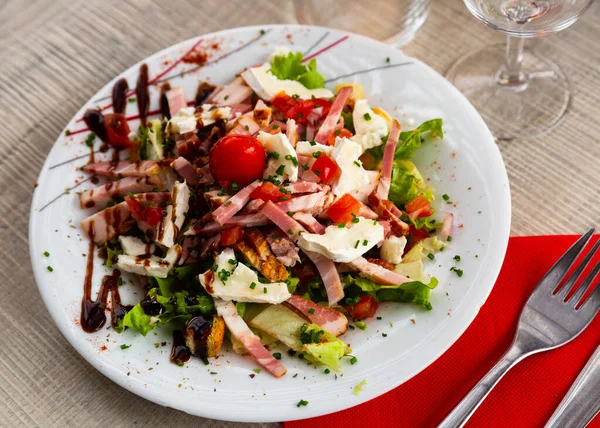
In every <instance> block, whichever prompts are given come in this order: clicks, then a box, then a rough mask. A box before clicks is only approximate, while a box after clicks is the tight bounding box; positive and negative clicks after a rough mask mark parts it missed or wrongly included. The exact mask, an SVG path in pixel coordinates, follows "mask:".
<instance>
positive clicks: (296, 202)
mask: <svg viewBox="0 0 600 428" xmlns="http://www.w3.org/2000/svg"><path fill="white" fill-rule="evenodd" d="M326 195H327V193H325V192H318V193H312V194H309V195H304V196H298V197H297V198H292V199H288V200H287V201H283V202H277V206H278V207H279V208H281V209H282V210H283V211H285V212H292V213H295V212H298V211H307V212H310V213H312V214H315V215H317V214H319V213H321V211H323V205H324V204H325V196H326Z"/></svg>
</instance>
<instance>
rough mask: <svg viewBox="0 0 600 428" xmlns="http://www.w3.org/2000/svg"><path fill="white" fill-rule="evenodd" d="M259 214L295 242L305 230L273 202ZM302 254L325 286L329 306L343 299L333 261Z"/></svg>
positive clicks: (340, 284) (308, 252) (315, 254)
mask: <svg viewBox="0 0 600 428" xmlns="http://www.w3.org/2000/svg"><path fill="white" fill-rule="evenodd" d="M261 212H262V213H263V214H264V215H265V216H266V217H267V218H268V219H269V220H271V221H272V222H273V223H275V224H276V225H277V227H279V228H280V229H281V230H283V231H284V233H288V234H289V237H290V238H291V239H292V240H293V241H294V242H296V241H297V240H298V239H299V238H300V235H301V233H300V232H306V230H305V229H304V228H303V227H302V226H301V225H300V223H298V222H297V221H296V220H294V219H293V218H292V217H290V216H289V215H287V214H286V213H285V211H283V210H282V209H281V208H279V207H278V206H276V205H275V204H274V203H273V202H271V201H269V202H267V203H266V204H265V205H264V206H263V208H262V210H261ZM304 254H306V256H307V257H308V258H309V259H310V260H311V261H312V262H313V263H314V264H315V266H316V267H317V270H318V271H319V274H320V275H321V279H322V280H323V283H324V284H325V290H326V291H327V298H328V300H329V305H330V306H331V305H334V304H336V303H337V302H339V301H340V300H341V299H342V298H343V297H344V288H343V286H342V281H341V280H340V276H339V274H338V272H337V270H336V269H335V264H334V263H333V261H331V260H330V259H328V258H327V257H325V256H322V255H321V254H318V253H313V252H311V251H304Z"/></svg>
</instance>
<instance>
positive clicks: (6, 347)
mask: <svg viewBox="0 0 600 428" xmlns="http://www.w3.org/2000/svg"><path fill="white" fill-rule="evenodd" d="M283 22H294V16H293V10H292V7H291V3H288V2H278V1H266V0H261V1H257V0H252V1H249V0H245V1H244V0H236V1H224V0H221V1H218V0H217V1H213V0H210V1H201V0H187V1H186V0H168V1H167V0H162V1H159V0H154V1H153V0H135V1H125V0H87V1H70V0H0V182H1V183H2V186H1V187H0V272H3V280H2V281H1V282H0V426H7V427H16V426H102V427H112V426H155V427H160V426H203V427H204V426H206V427H233V426H241V425H243V424H232V423H226V422H218V421H208V420H205V419H200V418H196V417H193V416H189V415H186V414H184V413H182V412H179V411H176V410H172V409H167V408H162V407H159V406H157V405H154V404H152V403H150V402H148V401H146V400H143V399H141V398H138V397H137V396H135V395H133V394H131V393H129V392H127V391H125V390H124V389H122V388H120V387H119V386H117V385H116V384H114V383H112V382H111V381H109V380H108V379H107V378H105V377H104V376H102V375H101V374H100V373H99V372H97V371H96V370H94V369H93V368H92V367H91V366H90V365H88V364H87V363H86V362H85V361H84V360H83V359H82V358H81V357H79V355H78V354H77V353H76V352H75V351H74V350H73V349H72V348H71V346H70V345H69V344H68V343H67V342H66V340H65V339H64V338H63V337H62V336H61V334H60V333H59V331H58V329H57V328H56V327H55V326H54V324H53V323H52V321H51V319H50V316H49V315H48V313H47V312H46V309H45V307H44V305H43V304H42V301H41V299H40V296H39V294H38V292H37V289H36V286H35V283H34V279H33V275H32V271H31V267H30V263H29V255H28V251H29V250H28V245H27V226H28V215H29V214H28V213H29V206H30V201H31V194H32V192H33V185H34V183H35V182H36V178H37V175H38V172H39V170H40V168H41V166H42V163H43V162H44V159H45V157H46V155H47V153H48V151H49V150H50V148H51V147H52V144H53V142H54V140H55V139H56V138H57V136H58V134H59V132H60V130H61V129H62V128H63V126H64V124H65V123H66V122H68V120H69V119H70V118H71V116H73V114H74V113H75V112H76V111H77V110H78V109H79V107H80V106H81V105H82V104H83V103H84V102H85V101H86V100H87V99H88V98H89V97H90V96H92V95H93V94H94V93H95V92H96V91H97V90H98V89H99V88H101V87H102V86H104V85H105V83H106V82H108V81H109V80H110V79H111V78H112V77H113V76H114V75H116V74H118V73H120V72H121V71H123V70H125V69H126V68H128V67H129V66H131V65H132V64H134V63H136V62H137V61H139V60H140V59H142V58H144V57H146V56H148V55H150V54H152V53H153V52H155V51H157V50H159V49H162V48H164V47H167V46H169V45H171V44H173V43H176V42H179V41H181V40H184V39H187V38H190V37H193V36H196V35H199V34H202V33H206V32H210V31H214V30H219V29H224V28H229V27H235V26H242V25H250V24H266V23H283ZM502 41H503V38H502V37H501V36H500V35H498V34H496V33H494V32H493V31H491V30H489V29H488V28H487V27H485V26H484V25H483V24H481V23H480V22H478V21H477V20H476V19H475V18H473V17H472V16H471V15H470V14H469V13H468V12H467V10H466V8H465V7H464V5H463V4H462V2H461V1H459V0H437V1H435V0H434V1H433V7H432V12H431V16H430V18H429V20H428V22H427V23H426V24H425V26H424V27H423V29H422V30H421V32H420V33H419V35H418V36H417V38H416V39H415V40H414V41H413V42H412V43H410V44H409V45H407V46H406V47H405V48H404V51H405V52H406V53H408V54H409V55H413V56H416V57H417V58H419V59H421V60H423V61H425V62H426V63H428V64H430V65H431V66H433V68H435V69H436V70H438V71H440V72H442V73H443V72H444V71H445V70H446V69H447V68H448V67H449V66H450V64H451V63H452V62H453V61H454V60H455V59H456V58H457V57H458V56H460V55H462V54H463V53H465V52H467V51H469V50H472V49H475V48H478V47H482V46H485V45H487V44H490V43H498V42H502ZM535 43H536V45H537V47H538V48H539V49H540V50H542V51H544V52H545V53H546V54H547V55H548V56H549V57H551V58H553V59H554V60H556V61H558V62H560V64H561V65H562V66H563V68H564V71H565V72H566V73H567V75H568V76H569V77H570V79H571V81H572V84H573V89H574V93H575V98H574V100H573V103H572V106H571V109H570V111H569V113H568V116H567V117H566V119H565V120H564V121H563V122H562V123H561V124H560V125H559V127H557V128H556V129H555V130H553V131H551V132H550V133H548V134H547V135H544V136H542V137H540V138H537V139H535V140H533V141H521V142H516V143H511V144H508V143H503V144H502V145H501V150H502V154H503V156H504V160H505V162H506V166H507V169H508V174H509V177H510V183H511V188H512V202H513V217H512V225H513V226H512V233H513V234H514V235H534V234H557V233H570V232H581V231H582V230H584V229H585V228H586V227H588V226H590V225H596V226H598V225H600V167H599V165H598V164H599V161H600V4H598V3H596V4H594V5H593V6H592V7H591V9H590V10H589V11H588V12H587V14H586V15H585V16H584V17H583V18H582V19H581V20H580V21H579V22H578V23H576V24H575V25H574V26H573V27H571V28H570V29H568V30H566V31H564V32H562V33H560V34H557V35H553V36H549V37H547V38H544V39H541V40H538V41H535ZM198 405H202V403H198ZM264 426H277V424H264Z"/></svg>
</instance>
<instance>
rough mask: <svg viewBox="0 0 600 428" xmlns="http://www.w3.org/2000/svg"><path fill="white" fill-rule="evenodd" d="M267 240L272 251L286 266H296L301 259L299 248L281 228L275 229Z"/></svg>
mask: <svg viewBox="0 0 600 428" xmlns="http://www.w3.org/2000/svg"><path fill="white" fill-rule="evenodd" d="M267 242H268V243H269V246H270V247H271V251H273V254H275V257H277V260H279V261H280V262H281V263H283V264H284V265H285V266H294V265H295V264H296V262H299V261H300V256H299V255H298V251H299V248H298V247H297V246H296V244H294V241H292V240H291V239H290V238H288V237H287V236H285V235H284V234H283V233H281V231H279V230H273V231H272V232H271V233H269V234H268V235H267Z"/></svg>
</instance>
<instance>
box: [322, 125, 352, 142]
mask: <svg viewBox="0 0 600 428" xmlns="http://www.w3.org/2000/svg"><path fill="white" fill-rule="evenodd" d="M337 137H340V138H344V137H346V138H350V137H352V132H350V131H348V130H347V129H346V128H342V129H338V130H336V131H333V132H332V133H331V134H329V136H328V137H327V145H328V146H335V139H336V138H337Z"/></svg>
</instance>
